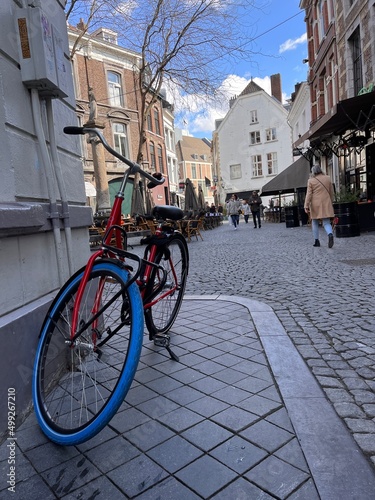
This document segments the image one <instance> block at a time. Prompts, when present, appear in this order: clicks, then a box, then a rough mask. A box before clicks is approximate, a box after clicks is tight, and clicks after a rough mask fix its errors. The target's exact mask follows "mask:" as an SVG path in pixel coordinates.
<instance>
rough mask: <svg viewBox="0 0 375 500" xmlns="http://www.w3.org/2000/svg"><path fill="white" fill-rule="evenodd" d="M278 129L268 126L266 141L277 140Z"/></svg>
mask: <svg viewBox="0 0 375 500" xmlns="http://www.w3.org/2000/svg"><path fill="white" fill-rule="evenodd" d="M276 139H277V137H276V129H275V128H268V129H267V130H266V141H267V142H269V141H276Z"/></svg>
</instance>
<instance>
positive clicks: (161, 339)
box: [154, 333, 171, 347]
mask: <svg viewBox="0 0 375 500" xmlns="http://www.w3.org/2000/svg"><path fill="white" fill-rule="evenodd" d="M170 340H171V338H170V336H169V335H164V334H161V333H160V334H158V335H155V337H154V345H156V346H157V347H169V344H170Z"/></svg>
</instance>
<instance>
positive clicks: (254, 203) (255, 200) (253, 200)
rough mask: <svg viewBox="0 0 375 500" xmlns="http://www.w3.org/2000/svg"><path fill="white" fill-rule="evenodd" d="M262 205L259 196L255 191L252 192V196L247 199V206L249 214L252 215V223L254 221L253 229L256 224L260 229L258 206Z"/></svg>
mask: <svg viewBox="0 0 375 500" xmlns="http://www.w3.org/2000/svg"><path fill="white" fill-rule="evenodd" d="M261 204H262V199H261V197H260V196H259V194H258V192H257V191H253V194H252V195H251V196H250V199H249V205H250V209H251V213H252V214H253V221H254V229H256V228H257V222H258V226H259V228H261V227H262V225H261V222H260V206H261Z"/></svg>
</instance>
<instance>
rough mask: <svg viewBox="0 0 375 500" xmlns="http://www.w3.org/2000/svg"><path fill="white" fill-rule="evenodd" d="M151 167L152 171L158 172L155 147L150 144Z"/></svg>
mask: <svg viewBox="0 0 375 500" xmlns="http://www.w3.org/2000/svg"><path fill="white" fill-rule="evenodd" d="M150 164H151V165H150V166H151V169H152V170H156V157H155V145H154V143H153V142H150Z"/></svg>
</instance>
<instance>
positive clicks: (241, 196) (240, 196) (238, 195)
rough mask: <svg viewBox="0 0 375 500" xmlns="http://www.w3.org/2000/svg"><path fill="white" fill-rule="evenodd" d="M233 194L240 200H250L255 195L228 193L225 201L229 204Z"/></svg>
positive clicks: (246, 192)
mask: <svg viewBox="0 0 375 500" xmlns="http://www.w3.org/2000/svg"><path fill="white" fill-rule="evenodd" d="M232 194H236V195H237V197H238V199H239V200H248V199H249V198H250V196H251V195H252V194H253V191H237V192H236V191H234V192H233V193H227V196H226V198H225V201H226V202H227V201H228V200H229V198H230V197H231V196H232Z"/></svg>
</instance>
